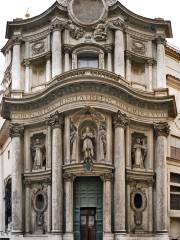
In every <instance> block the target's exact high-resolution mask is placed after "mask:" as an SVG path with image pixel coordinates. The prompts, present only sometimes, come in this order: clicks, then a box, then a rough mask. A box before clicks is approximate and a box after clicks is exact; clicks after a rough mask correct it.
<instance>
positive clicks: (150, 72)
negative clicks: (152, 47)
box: [147, 60, 153, 91]
mask: <svg viewBox="0 0 180 240" xmlns="http://www.w3.org/2000/svg"><path fill="white" fill-rule="evenodd" d="M147 86H148V90H149V91H152V90H153V60H149V61H148V85H147Z"/></svg>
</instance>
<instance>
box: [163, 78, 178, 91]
mask: <svg viewBox="0 0 180 240" xmlns="http://www.w3.org/2000/svg"><path fill="white" fill-rule="evenodd" d="M166 80H167V85H168V86H169V87H173V88H176V89H177V90H180V78H177V77H175V76H172V75H170V74H168V75H167V76H166Z"/></svg>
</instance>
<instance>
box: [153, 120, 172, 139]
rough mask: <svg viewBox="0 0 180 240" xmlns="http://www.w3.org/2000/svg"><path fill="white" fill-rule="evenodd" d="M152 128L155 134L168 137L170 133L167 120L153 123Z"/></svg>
mask: <svg viewBox="0 0 180 240" xmlns="http://www.w3.org/2000/svg"><path fill="white" fill-rule="evenodd" d="M154 130H155V134H156V136H157V137H158V136H164V137H168V135H169V134H170V126H169V124H168V123H167V122H159V123H155V124H154Z"/></svg>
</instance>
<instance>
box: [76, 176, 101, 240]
mask: <svg viewBox="0 0 180 240" xmlns="http://www.w3.org/2000/svg"><path fill="white" fill-rule="evenodd" d="M73 215H74V237H75V240H102V237H103V184H102V181H101V180H100V178H99V177H78V178H76V181H75V183H74V214H73Z"/></svg>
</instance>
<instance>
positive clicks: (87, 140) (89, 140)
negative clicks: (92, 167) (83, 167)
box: [81, 127, 95, 162]
mask: <svg viewBox="0 0 180 240" xmlns="http://www.w3.org/2000/svg"><path fill="white" fill-rule="evenodd" d="M94 137H95V136H94V133H93V131H92V130H91V129H90V128H89V127H86V129H85V132H84V133H83V134H82V137H81V139H82V140H83V146H82V152H83V155H84V161H85V162H86V161H92V160H93V157H94V146H93V139H94Z"/></svg>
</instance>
